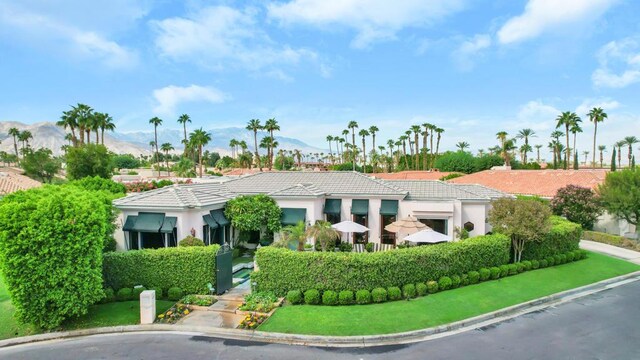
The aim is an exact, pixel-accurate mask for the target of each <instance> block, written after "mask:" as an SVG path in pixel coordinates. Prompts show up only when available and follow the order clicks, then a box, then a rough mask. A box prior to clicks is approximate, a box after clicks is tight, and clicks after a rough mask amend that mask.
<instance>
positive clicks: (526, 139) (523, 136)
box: [516, 129, 536, 165]
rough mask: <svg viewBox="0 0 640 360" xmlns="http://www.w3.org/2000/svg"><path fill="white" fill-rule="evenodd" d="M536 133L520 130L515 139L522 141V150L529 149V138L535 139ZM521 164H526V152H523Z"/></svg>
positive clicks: (529, 130)
mask: <svg viewBox="0 0 640 360" xmlns="http://www.w3.org/2000/svg"><path fill="white" fill-rule="evenodd" d="M535 136H536V132H535V131H533V130H531V129H522V130H520V131H518V135H516V139H524V148H525V149H528V148H530V147H529V138H532V137H535ZM523 162H524V164H525V165H526V164H527V151H525V152H524V157H523Z"/></svg>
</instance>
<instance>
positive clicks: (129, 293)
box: [116, 288, 133, 301]
mask: <svg viewBox="0 0 640 360" xmlns="http://www.w3.org/2000/svg"><path fill="white" fill-rule="evenodd" d="M116 299H117V300H118V301H129V300H131V299H133V290H131V289H130V288H122V289H120V290H118V292H117V293H116Z"/></svg>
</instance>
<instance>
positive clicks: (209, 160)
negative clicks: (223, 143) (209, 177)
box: [205, 150, 220, 167]
mask: <svg viewBox="0 0 640 360" xmlns="http://www.w3.org/2000/svg"><path fill="white" fill-rule="evenodd" d="M205 154H206V156H205V158H206V164H207V166H208V167H214V166H216V163H217V162H218V160H220V154H219V153H218V152H215V151H214V152H209V150H207V151H205Z"/></svg>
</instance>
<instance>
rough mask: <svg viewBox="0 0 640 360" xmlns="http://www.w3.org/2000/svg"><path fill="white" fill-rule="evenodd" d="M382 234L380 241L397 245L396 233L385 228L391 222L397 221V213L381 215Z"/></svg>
mask: <svg viewBox="0 0 640 360" xmlns="http://www.w3.org/2000/svg"><path fill="white" fill-rule="evenodd" d="M380 219H381V221H380V234H382V235H381V236H380V241H381V242H382V243H383V244H390V245H395V244H396V233H394V232H390V231H387V230H385V229H384V227H385V226H387V225H389V224H391V223H392V222H394V221H396V216H395V215H380Z"/></svg>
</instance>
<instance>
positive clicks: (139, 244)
mask: <svg viewBox="0 0 640 360" xmlns="http://www.w3.org/2000/svg"><path fill="white" fill-rule="evenodd" d="M138 250H142V233H141V232H139V233H138Z"/></svg>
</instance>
